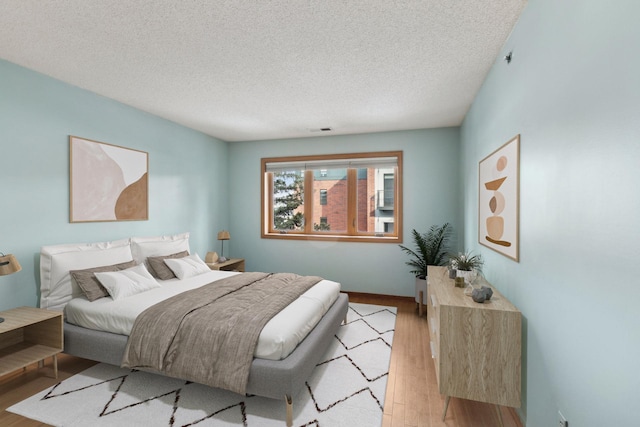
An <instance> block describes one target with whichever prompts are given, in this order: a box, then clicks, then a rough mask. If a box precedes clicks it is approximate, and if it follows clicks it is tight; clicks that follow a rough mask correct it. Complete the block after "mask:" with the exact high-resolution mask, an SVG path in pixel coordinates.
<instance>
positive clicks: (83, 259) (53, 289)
mask: <svg viewBox="0 0 640 427" xmlns="http://www.w3.org/2000/svg"><path fill="white" fill-rule="evenodd" d="M184 250H186V251H189V233H181V234H174V235H167V236H159V237H132V238H130V239H121V240H114V241H111V242H99V243H77V244H64V245H53V246H43V247H42V248H41V250H40V307H42V308H47V309H49V310H62V309H63V308H64V306H65V305H66V304H67V302H69V301H70V300H71V299H72V298H75V297H78V296H80V295H81V294H82V291H81V290H80V288H79V286H78V285H77V284H76V283H75V281H74V280H73V279H72V278H71V275H70V274H69V271H71V270H83V269H87V268H92V267H99V266H105V265H113V264H119V263H123V262H128V261H131V260H133V261H135V262H136V264H140V263H146V262H147V261H146V260H147V257H150V256H160V255H169V254H172V253H176V252H180V251H184Z"/></svg>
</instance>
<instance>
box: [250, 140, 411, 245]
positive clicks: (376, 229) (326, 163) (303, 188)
mask: <svg viewBox="0 0 640 427" xmlns="http://www.w3.org/2000/svg"><path fill="white" fill-rule="evenodd" d="M261 167H262V184H263V185H262V237H264V238H279V239H310V240H314V239H315V240H346V241H371V242H388V243H400V242H402V233H401V230H402V227H401V222H400V219H401V218H402V214H401V209H402V204H401V200H402V179H401V177H402V152H401V151H393V152H377V153H358V154H342V155H329V156H304V157H278V158H266V159H262V162H261Z"/></svg>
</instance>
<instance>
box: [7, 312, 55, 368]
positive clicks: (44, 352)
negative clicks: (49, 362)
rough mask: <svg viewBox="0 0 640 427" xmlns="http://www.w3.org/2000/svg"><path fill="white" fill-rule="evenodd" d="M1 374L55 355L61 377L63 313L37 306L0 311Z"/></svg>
mask: <svg viewBox="0 0 640 427" xmlns="http://www.w3.org/2000/svg"><path fill="white" fill-rule="evenodd" d="M0 317H3V318H4V322H2V323H0V376H3V375H5V374H8V373H10V372H13V371H15V370H16V369H20V368H24V367H26V366H27V365H30V364H32V363H35V362H42V361H43V360H44V359H45V358H47V357H53V373H54V375H55V377H56V378H58V353H60V352H62V350H63V346H64V338H63V329H62V312H58V311H50V310H44V309H41V308H34V307H19V308H13V309H11V310H7V311H1V312H0Z"/></svg>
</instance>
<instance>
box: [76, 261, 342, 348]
mask: <svg viewBox="0 0 640 427" xmlns="http://www.w3.org/2000/svg"><path fill="white" fill-rule="evenodd" d="M234 274H240V273H234V272H227V271H217V270H212V271H211V272H207V273H205V274H201V275H199V276H195V277H190V278H188V279H184V280H178V279H173V280H159V281H158V283H160V285H161V287H159V288H155V289H151V290H149V291H146V292H142V293H139V294H136V295H132V296H129V297H127V298H123V299H121V300H117V301H114V300H113V299H112V298H110V297H107V298H100V299H98V300H95V301H93V302H89V300H87V299H86V298H84V297H76V298H73V299H72V300H71V301H69V302H68V303H67V305H66V307H65V308H64V312H65V316H66V320H67V322H69V323H72V324H75V325H78V326H82V327H85V328H89V329H96V330H100V331H107V332H112V333H115V334H122V335H129V333H130V332H131V328H132V327H133V323H134V321H135V319H136V317H137V316H138V315H139V314H140V313H142V312H143V311H144V310H146V309H147V308H148V307H150V306H152V305H153V304H156V303H158V302H160V301H162V300H165V299H167V298H169V297H172V296H174V295H177V294H179V293H181V292H184V291H187V290H190V289H195V288H198V287H200V286H203V285H205V284H207V283H211V282H213V281H215V280H219V279H222V278H224V277H229V276H231V275H234ZM339 293H340V284H339V283H336V282H333V281H330V280H322V281H321V282H319V283H318V284H316V285H315V286H313V287H312V288H311V289H309V290H308V291H307V292H305V293H304V294H303V295H302V296H301V297H300V298H298V299H297V300H296V301H294V302H293V303H291V304H290V305H289V306H288V307H287V308H285V309H284V310H283V311H281V312H280V313H278V314H277V315H276V316H275V317H273V318H272V319H271V320H270V321H269V322H268V323H267V324H266V325H265V327H264V329H263V330H262V332H261V333H260V337H259V339H258V346H257V347H256V352H255V356H256V357H258V358H261V359H270V360H280V359H284V358H285V357H287V356H288V355H289V354H290V353H291V352H292V351H293V350H294V349H295V348H296V346H297V345H298V344H299V343H300V341H302V340H303V339H304V338H305V337H306V336H307V334H308V333H309V332H310V331H311V330H312V329H313V328H314V326H315V325H316V324H317V323H318V321H319V320H320V318H322V316H323V315H324V314H325V313H326V312H327V310H329V308H330V307H331V305H332V304H333V303H334V302H335V300H336V299H337V298H338V294H339Z"/></svg>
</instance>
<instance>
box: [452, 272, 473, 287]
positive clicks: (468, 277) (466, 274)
mask: <svg viewBox="0 0 640 427" xmlns="http://www.w3.org/2000/svg"><path fill="white" fill-rule="evenodd" d="M477 275H478V272H477V271H475V270H471V271H467V270H458V271H457V272H456V276H457V277H464V282H465V283H466V284H467V285H471V284H472V283H473V282H474V281H475V280H476V276H477Z"/></svg>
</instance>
